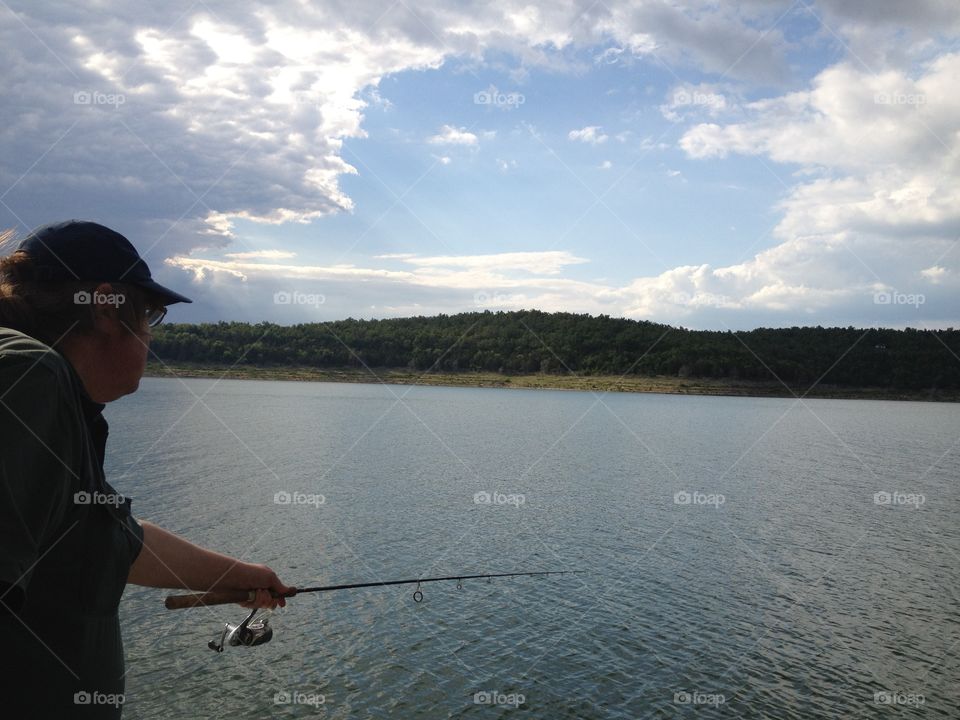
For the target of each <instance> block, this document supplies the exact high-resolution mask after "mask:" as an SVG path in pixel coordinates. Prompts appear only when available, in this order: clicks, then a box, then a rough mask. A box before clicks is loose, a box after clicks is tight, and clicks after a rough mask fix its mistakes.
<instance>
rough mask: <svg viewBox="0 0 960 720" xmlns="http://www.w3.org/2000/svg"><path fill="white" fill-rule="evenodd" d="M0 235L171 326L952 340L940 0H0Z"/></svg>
mask: <svg viewBox="0 0 960 720" xmlns="http://www.w3.org/2000/svg"><path fill="white" fill-rule="evenodd" d="M0 33H2V41H0V62H2V65H3V68H4V71H3V73H2V74H0V88H2V91H3V105H2V118H3V122H2V123H0V227H2V228H13V229H16V231H17V232H18V234H19V235H20V236H23V235H25V234H26V233H27V232H29V229H30V228H32V227H35V226H37V225H39V224H42V223H46V222H51V221H55V220H62V219H67V218H81V219H89V220H95V221H97V222H100V223H103V224H105V225H107V226H109V227H112V228H114V229H116V230H118V231H119V232H121V233H123V234H124V235H126V236H127V237H128V238H130V240H131V241H132V242H133V243H134V244H135V245H136V246H137V248H138V249H139V251H140V252H141V254H142V255H143V256H144V257H145V258H146V260H147V262H148V264H149V265H150V267H151V269H152V270H153V274H154V277H155V278H157V279H158V280H159V281H160V282H162V283H164V284H167V285H169V286H170V287H173V288H174V289H176V290H178V291H180V292H183V293H184V294H186V295H188V296H190V297H192V298H193V299H194V303H193V304H191V305H178V306H174V307H173V308H171V312H170V314H169V315H168V318H169V319H170V320H172V321H179V322H201V321H202V322H206V321H218V320H242V321H250V322H260V321H270V322H276V323H281V324H293V323H300V322H313V321H323V320H332V319H341V318H346V317H354V318H383V317H405V316H411V315H434V314H437V313H456V312H463V311H477V310H487V309H489V310H512V309H521V308H536V309H540V310H545V311H568V312H577V313H590V314H594V315H596V314H604V315H610V316H615V317H627V318H632V319H638V320H651V321H655V322H661V323H669V324H671V325H675V326H683V327H689V328H698V329H717V330H726V329H734V330H735V329H749V328H754V327H761V326H763V327H789V326H794V325H824V326H844V327H846V326H851V325H852V326H856V327H876V326H881V327H908V326H909V327H920V328H943V327H960V322H958V318H960V293H958V290H960V248H958V245H960V242H958V240H960V182H958V181H960V89H958V88H960V84H958V78H960V43H958V38H960V6H958V5H957V4H956V2H955V1H954V0H912V1H911V2H909V3H908V2H900V1H899V0H819V1H817V2H814V1H813V0H797V1H796V2H787V1H786V0H783V1H781V0H743V1H742V2H739V3H737V2H729V3H728V2H723V3H717V2H702V1H699V0H678V1H677V2H662V1H660V0H636V1H635V2H612V1H609V0H597V1H595V2H591V1H589V0H577V1H574V2H562V1H561V2H549V3H538V4H530V3H523V2H487V1H484V2H469V1H468V2H433V1H431V0H427V1H425V2H417V3H411V2H409V1H408V0H392V1H391V0H384V1H382V2H381V1H379V0H378V1H375V2H368V1H364V0H359V1H357V0H351V1H349V2H348V1H346V0H344V1H343V2H309V3H307V2H299V1H296V0H280V1H278V2H257V3H248V2H244V1H242V0H234V1H232V2H214V1H210V2H200V1H198V2H181V1H179V0H171V1H170V2H165V3H147V2H130V0H124V1H123V2H120V1H119V0H99V1H98V2H90V3H83V4H78V3H66V2H63V3H60V2H36V1H35V0H21V1H12V0H0Z"/></svg>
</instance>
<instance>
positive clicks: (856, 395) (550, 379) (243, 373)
mask: <svg viewBox="0 0 960 720" xmlns="http://www.w3.org/2000/svg"><path fill="white" fill-rule="evenodd" d="M146 374H147V375H148V376H151V377H194V378H230V379H238V380H297V381H308V382H356V383H378V382H384V383H391V384H397V385H444V386H449V387H498V388H540V389H556V390H581V391H600V392H645V393H670V394H675V395H736V396H749V397H794V394H796V395H797V396H801V397H802V396H804V395H805V396H806V397H817V398H850V399H864V400H934V401H946V402H957V401H960V393H957V392H940V393H931V392H929V391H923V392H903V391H893V390H887V389H884V388H850V387H836V386H827V385H823V386H817V387H816V388H814V389H813V390H811V391H810V392H809V393H807V388H805V387H792V388H790V389H789V390H788V389H787V388H786V387H784V386H783V385H782V384H781V383H779V382H753V381H737V380H711V379H701V378H678V377H667V376H658V377H642V376H636V375H628V376H625V377H616V376H605V375H552V374H550V375H548V374H534V375H501V374H499V373H487V372H434V373H426V374H424V373H420V372H415V371H411V370H407V369H399V368H374V369H373V370H372V371H370V370H366V369H355V368H336V369H335V368H329V369H325V368H313V367H274V366H259V367H251V366H246V365H241V366H235V367H229V366H217V365H194V364H187V363H179V364H175V365H174V364H166V365H163V364H160V363H157V362H151V363H150V364H148V366H147V372H146ZM791 391H792V392H791Z"/></svg>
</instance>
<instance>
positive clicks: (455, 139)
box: [427, 125, 477, 145]
mask: <svg viewBox="0 0 960 720" xmlns="http://www.w3.org/2000/svg"><path fill="white" fill-rule="evenodd" d="M427 142H428V143H432V144H433V145H476V144H477V136H476V135H474V134H473V133H472V132H469V131H468V130H467V129H466V128H456V127H454V126H453V125H444V126H443V127H441V128H440V132H439V133H437V134H436V135H432V136H430V137H428V138H427Z"/></svg>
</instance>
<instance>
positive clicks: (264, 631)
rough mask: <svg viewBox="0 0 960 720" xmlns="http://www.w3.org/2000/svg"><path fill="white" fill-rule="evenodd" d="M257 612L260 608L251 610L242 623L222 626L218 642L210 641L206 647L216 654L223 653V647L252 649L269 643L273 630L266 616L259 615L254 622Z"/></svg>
mask: <svg viewBox="0 0 960 720" xmlns="http://www.w3.org/2000/svg"><path fill="white" fill-rule="evenodd" d="M259 611H260V608H254V609H253V610H251V611H250V614H249V615H247V617H246V618H245V619H244V620H243V622H240V623H226V624H224V626H223V632H222V633H220V642H219V643H218V642H216V641H214V640H211V641H210V642H209V643H207V647H208V648H210V649H211V650H216V651H217V652H223V646H224V645H233V646H234V647H239V646H241V645H243V646H245V647H252V646H254V645H263V644H264V643H266V642H270V638H272V637H273V628H272V627H270V624H269V620H268V618H267V616H266V615H261V616H260V617H259V618H257V619H256V620H254V616H256V614H257V613H258V612H259Z"/></svg>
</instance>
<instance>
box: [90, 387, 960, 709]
mask: <svg viewBox="0 0 960 720" xmlns="http://www.w3.org/2000/svg"><path fill="white" fill-rule="evenodd" d="M106 415H107V418H108V420H109V421H110V424H111V434H110V441H109V444H108V449H107V456H108V461H107V475H108V478H109V479H110V480H111V482H112V483H113V484H114V485H115V486H116V487H117V488H118V490H120V491H121V492H122V493H124V494H126V495H128V496H130V497H132V498H133V509H134V513H135V514H136V515H137V516H138V517H141V518H144V519H149V520H152V521H154V522H156V523H158V524H160V525H162V526H164V527H166V528H168V529H170V530H172V531H174V532H177V533H179V534H182V535H184V536H186V537H187V538H189V539H190V540H192V541H194V542H197V543H199V544H202V545H205V546H207V547H211V548H214V549H217V550H220V551H223V552H226V553H230V554H233V555H237V556H241V557H243V558H245V559H250V560H252V561H255V562H263V563H266V564H268V565H270V566H271V567H272V568H273V569H274V570H276V571H277V573H278V574H279V575H280V577H281V578H282V579H283V580H284V581H285V582H287V583H288V584H293V585H300V586H306V585H319V584H336V583H349V582H368V581H380V580H389V579H403V578H411V577H425V576H431V575H456V574H474V573H497V572H517V571H543V570H569V569H578V570H584V571H586V572H585V573H584V574H581V575H558V576H546V577H529V578H522V577H521V578H499V579H495V580H492V581H486V580H468V581H464V582H463V587H462V589H458V588H457V584H456V583H455V582H442V583H431V584H426V585H424V586H423V587H422V590H423V593H424V599H423V602H422V603H415V602H414V601H413V598H412V591H413V588H412V587H411V586H398V587H388V588H374V589H363V590H348V591H341V592H333V593H321V594H314V595H303V596H300V597H297V598H294V599H292V600H291V601H290V602H289V605H288V607H287V608H286V609H285V610H282V611H277V612H275V613H273V614H272V616H271V624H272V625H273V627H274V632H275V635H274V638H273V640H272V641H271V642H270V643H268V644H266V645H262V646H258V647H253V648H246V647H239V648H238V647H228V648H226V650H225V651H224V652H223V653H222V654H218V653H215V652H212V651H211V650H209V649H208V648H207V642H208V641H210V640H213V639H215V638H216V637H218V636H219V632H220V630H221V629H222V625H223V623H224V622H225V621H231V622H237V621H239V620H241V619H242V618H243V616H244V614H245V613H244V610H243V609H242V608H240V607H238V606H235V605H232V606H222V607H217V608H198V609H193V610H185V611H168V610H165V609H164V608H163V598H164V596H165V595H166V594H167V591H161V590H155V589H146V588H140V587H135V586H130V587H128V589H127V592H126V595H125V597H124V600H123V603H122V605H121V622H122V624H123V628H124V639H125V646H126V655H127V667H128V675H127V688H126V706H125V710H124V717H126V718H168V717H225V718H226V717H231V718H233V717H326V718H347V717H384V718H385V717H402V718H445V717H465V718H473V717H475V718H493V717H506V718H509V717H514V716H515V717H530V718H550V719H553V718H646V717H651V718H658V717H664V718H666V717H681V716H692V715H693V714H694V713H704V714H705V716H706V717H743V718H766V717H777V718H821V717H822V718H835V717H863V718H874V717H876V718H887V717H891V716H892V714H894V713H896V714H897V716H898V717H937V718H941V717H942V718H946V717H956V712H957V707H958V706H960V523H958V521H957V511H958V509H960V503H958V492H957V478H958V469H960V462H958V458H957V453H958V447H957V444H958V440H960V437H958V436H960V405H956V404H933V403H915V402H881V401H853V400H803V401H798V400H793V399H775V398H736V397H692V396H679V395H655V394H616V393H612V394H593V393H581V392H567V391H551V390H499V389H486V388H445V387H416V386H388V385H362V384H328V383H296V382H267V381H240V380H224V381H220V382H215V381H212V380H199V379H196V380H183V381H180V380H175V379H160V378H145V379H144V380H143V382H142V385H141V388H140V390H139V391H138V392H137V393H136V394H135V395H132V396H130V397H127V398H124V399H123V400H121V401H119V402H116V403H113V404H112V405H111V406H109V407H108V409H107V411H106ZM288 501H289V502H288Z"/></svg>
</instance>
